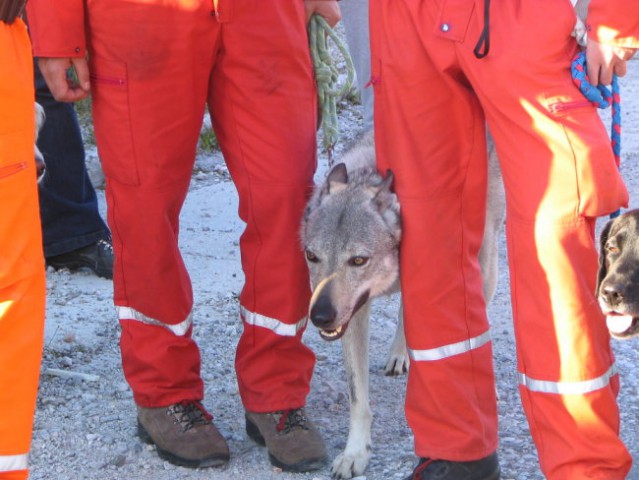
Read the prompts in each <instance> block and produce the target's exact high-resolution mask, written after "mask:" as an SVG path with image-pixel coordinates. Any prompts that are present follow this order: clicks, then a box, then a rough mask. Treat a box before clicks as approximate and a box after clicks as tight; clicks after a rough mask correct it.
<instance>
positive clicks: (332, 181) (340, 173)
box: [326, 163, 348, 193]
mask: <svg viewBox="0 0 639 480" xmlns="http://www.w3.org/2000/svg"><path fill="white" fill-rule="evenodd" d="M347 183H348V172H347V171H346V164H344V163H338V164H337V165H335V166H334V167H333V168H332V169H331V171H330V172H329V173H328V177H326V193H335V192H339V191H340V190H343V189H344V188H346V184H347Z"/></svg>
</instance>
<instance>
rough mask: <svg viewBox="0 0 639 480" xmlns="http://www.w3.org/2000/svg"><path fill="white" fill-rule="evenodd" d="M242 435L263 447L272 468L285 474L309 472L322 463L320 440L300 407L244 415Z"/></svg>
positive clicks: (323, 450) (320, 466)
mask: <svg viewBox="0 0 639 480" xmlns="http://www.w3.org/2000/svg"><path fill="white" fill-rule="evenodd" d="M246 433H247V434H248V436H249V437H251V439H253V440H254V441H255V442H257V443H258V444H260V445H265V446H266V448H267V450H268V456H269V459H270V461H271V463H272V464H273V465H275V466H276V467H279V468H281V469H282V470H285V471H287V472H298V473H299V472H309V471H311V470H318V469H320V468H322V467H324V465H325V464H326V459H327V456H326V447H324V441H323V440H322V437H321V436H320V434H319V432H318V431H317V429H316V428H315V426H314V425H313V424H312V423H311V421H310V420H309V419H308V418H307V417H306V413H305V412H304V409H303V408H296V409H292V410H279V411H277V412H271V413H252V412H246Z"/></svg>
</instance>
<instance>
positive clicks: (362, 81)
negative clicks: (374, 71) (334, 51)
mask: <svg viewBox="0 0 639 480" xmlns="http://www.w3.org/2000/svg"><path fill="white" fill-rule="evenodd" d="M368 2H369V0H347V1H345V2H341V3H340V9H341V11H342V22H343V23H344V30H345V31H346V41H347V42H348V51H349V52H350V54H351V58H352V59H353V65H354V67H355V72H356V74H357V87H358V88H359V92H360V97H361V101H362V111H363V117H364V130H370V129H372V128H373V87H372V85H371V84H370V83H369V81H370V77H371V48H370V39H369V22H368Z"/></svg>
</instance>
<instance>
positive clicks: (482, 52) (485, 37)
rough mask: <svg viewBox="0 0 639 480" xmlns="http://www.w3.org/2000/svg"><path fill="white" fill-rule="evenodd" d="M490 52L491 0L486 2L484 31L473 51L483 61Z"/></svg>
mask: <svg viewBox="0 0 639 480" xmlns="http://www.w3.org/2000/svg"><path fill="white" fill-rule="evenodd" d="M489 51H490V0H484V29H483V30H482V32H481V35H480V37H479V40H477V45H475V48H474V49H473V53H474V54H475V57H477V58H479V59H482V58H484V57H485V56H486V55H488V52H489Z"/></svg>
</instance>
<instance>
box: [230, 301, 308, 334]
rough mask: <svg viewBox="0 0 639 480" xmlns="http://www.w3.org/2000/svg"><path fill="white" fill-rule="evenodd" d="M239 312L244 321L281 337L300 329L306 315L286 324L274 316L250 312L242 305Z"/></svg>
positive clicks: (295, 332)
mask: <svg viewBox="0 0 639 480" xmlns="http://www.w3.org/2000/svg"><path fill="white" fill-rule="evenodd" d="M240 314H241V315H242V318H243V319H244V321H245V322H246V323H247V324H249V325H253V326H255V327H263V328H268V329H269V330H271V331H272V332H273V333H275V334H277V335H280V336H282V337H294V336H295V335H296V334H297V332H299V331H300V330H302V329H303V328H304V327H305V326H306V317H304V318H302V319H301V320H300V321H299V322H297V323H294V324H292V325H291V324H288V323H284V322H280V321H279V320H277V319H276V318H270V317H266V316H264V315H260V314H259V313H255V312H251V311H249V310H247V309H246V308H244V307H240Z"/></svg>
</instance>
